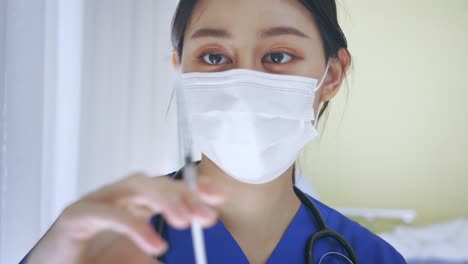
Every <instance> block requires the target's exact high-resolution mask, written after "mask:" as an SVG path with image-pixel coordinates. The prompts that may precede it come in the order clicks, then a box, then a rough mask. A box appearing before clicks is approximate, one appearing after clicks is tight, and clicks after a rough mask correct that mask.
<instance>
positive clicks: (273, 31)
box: [260, 26, 310, 38]
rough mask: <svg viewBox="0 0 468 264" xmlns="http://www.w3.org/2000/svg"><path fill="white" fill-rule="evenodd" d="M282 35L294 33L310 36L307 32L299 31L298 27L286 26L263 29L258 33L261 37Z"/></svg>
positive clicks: (299, 35)
mask: <svg viewBox="0 0 468 264" xmlns="http://www.w3.org/2000/svg"><path fill="white" fill-rule="evenodd" d="M282 35H294V36H297V37H301V38H310V37H309V36H308V35H307V34H305V33H304V32H302V31H300V30H299V29H297V28H293V27H287V26H279V27H272V28H269V29H266V30H263V31H262V32H261V34H260V36H261V38H268V37H277V36H282Z"/></svg>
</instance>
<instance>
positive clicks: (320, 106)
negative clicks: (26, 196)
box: [312, 61, 330, 129]
mask: <svg viewBox="0 0 468 264" xmlns="http://www.w3.org/2000/svg"><path fill="white" fill-rule="evenodd" d="M329 68H330V61H327V66H326V67H325V73H324V74H323V76H322V79H321V80H320V82H319V83H318V85H317V88H316V90H315V92H317V91H318V90H319V89H320V88H321V87H322V85H323V84H324V83H325V80H326V79H327V74H328V69H329ZM323 104H324V103H323V102H320V103H319V106H318V108H317V113H315V118H314V122H313V124H312V125H313V126H314V127H315V128H316V129H317V123H318V117H319V114H320V109H321V108H322V106H323Z"/></svg>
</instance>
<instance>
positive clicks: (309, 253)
mask: <svg viewBox="0 0 468 264" xmlns="http://www.w3.org/2000/svg"><path fill="white" fill-rule="evenodd" d="M172 178H173V179H174V180H182V179H183V175H182V170H179V171H177V172H176V173H175V174H174V175H173V176H172ZM294 192H295V193H296V195H297V197H298V198H299V200H301V202H302V203H303V204H304V205H305V206H306V207H307V209H308V210H309V211H310V212H311V213H312V215H313V216H314V218H315V221H316V222H317V225H318V231H317V232H315V233H314V234H312V235H311V236H310V237H309V239H307V243H306V247H305V259H306V264H313V263H314V262H313V260H314V246H315V245H316V243H317V242H318V241H319V240H321V239H324V238H332V239H334V240H336V241H337V242H338V243H339V244H340V245H341V246H342V247H343V248H344V249H345V250H346V253H347V254H348V256H345V255H344V254H341V253H339V252H328V253H326V254H325V255H323V256H322V257H321V258H320V260H319V264H320V263H322V261H323V260H325V259H326V258H327V257H329V256H332V255H336V256H339V257H341V258H343V259H345V260H346V262H347V263H351V264H359V259H358V257H357V256H356V253H355V252H354V250H353V248H352V247H351V245H350V244H349V242H348V241H347V240H346V239H345V238H344V237H343V236H342V235H341V234H340V233H338V232H336V231H334V230H332V229H330V228H329V227H328V225H327V223H326V222H325V219H324V218H323V216H322V214H321V213H320V211H319V209H318V208H317V206H316V205H315V204H314V202H313V201H312V199H310V198H309V196H307V195H306V194H305V193H304V192H303V191H301V190H300V189H299V188H297V187H296V186H294ZM154 224H155V227H156V231H157V232H158V234H161V235H164V232H165V229H166V225H167V223H166V221H165V220H164V218H163V217H162V216H159V217H158V218H157V219H156V221H155V223H154Z"/></svg>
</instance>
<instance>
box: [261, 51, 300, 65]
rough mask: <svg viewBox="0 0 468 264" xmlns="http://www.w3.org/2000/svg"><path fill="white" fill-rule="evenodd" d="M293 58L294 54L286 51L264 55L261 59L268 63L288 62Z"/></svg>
mask: <svg viewBox="0 0 468 264" xmlns="http://www.w3.org/2000/svg"><path fill="white" fill-rule="evenodd" d="M293 59H294V56H293V55H290V54H288V53H286V52H274V53H270V54H268V55H267V56H265V57H264V58H263V61H264V62H269V63H276V64H284V63H288V62H290V61H291V60H293Z"/></svg>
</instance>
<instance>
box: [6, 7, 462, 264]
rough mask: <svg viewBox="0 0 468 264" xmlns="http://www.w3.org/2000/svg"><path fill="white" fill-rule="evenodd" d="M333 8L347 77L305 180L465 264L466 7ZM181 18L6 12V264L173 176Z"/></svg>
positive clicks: (394, 237) (402, 238)
mask: <svg viewBox="0 0 468 264" xmlns="http://www.w3.org/2000/svg"><path fill="white" fill-rule="evenodd" d="M338 2H339V12H340V22H341V24H342V26H343V28H344V31H345V34H346V35H347V38H348V41H349V49H350V52H351V54H352V56H353V68H352V70H351V71H350V74H349V77H348V85H344V86H343V87H342V89H341V91H340V93H339V95H338V97H337V98H335V100H334V101H333V102H332V105H331V108H330V111H329V113H328V114H327V115H326V116H325V117H324V119H323V120H322V121H321V123H320V124H321V131H322V133H323V135H322V137H321V138H320V139H318V140H315V141H314V142H311V143H310V144H309V145H308V146H307V147H306V148H305V150H304V151H303V153H302V155H301V157H300V159H299V163H300V165H301V167H302V170H303V174H304V177H303V179H304V180H305V181H306V184H308V185H309V187H310V189H312V190H314V195H315V196H316V197H317V198H318V199H319V200H321V201H323V202H325V203H326V204H328V205H331V206H333V207H336V208H338V209H339V210H341V211H342V212H343V213H345V214H347V215H349V216H350V217H352V218H353V219H356V220H357V221H359V222H360V223H362V224H363V225H366V226H367V227H369V228H370V229H372V230H373V231H375V232H377V233H379V234H381V236H382V237H384V238H385V239H387V240H388V241H389V242H391V243H392V244H393V245H394V246H395V247H397V249H399V250H400V251H401V252H402V253H403V254H404V255H405V257H407V258H408V259H414V260H422V261H426V262H418V263H429V262H427V261H428V259H438V260H450V261H458V263H463V261H467V262H468V253H465V252H468V250H466V249H467V248H466V245H468V221H467V218H468V191H467V186H468V138H467V135H468V119H467V116H468V105H467V104H466V102H465V100H466V98H468V85H467V84H466V83H467V82H466V80H465V76H466V74H467V71H468V66H467V64H466V63H467V61H468V53H467V52H466V51H465V49H466V47H468V0H450V1H440V0H439V1H436V0H397V1H382V0H352V1H350V0H338ZM176 4H177V1H176V0H0V102H1V107H0V116H1V130H0V139H1V146H2V148H1V152H0V155H1V156H0V158H1V178H0V197H1V204H0V263H17V262H18V261H19V260H20V258H21V257H22V256H23V255H24V254H26V253H27V251H28V250H29V249H30V248H31V247H32V246H33V245H34V244H35V242H36V241H37V240H38V239H39V237H40V236H41V235H42V234H43V233H44V232H45V231H46V230H47V228H48V227H49V226H50V225H51V223H52V222H53V221H54V219H55V218H56V217H57V216H58V215H59V214H60V212H61V210H62V209H63V208H64V207H65V206H66V205H67V204H69V203H70V202H71V201H73V200H75V199H77V198H78V197H80V196H81V195H83V194H85V193H87V192H89V191H92V190H94V189H96V188H98V187H99V186H101V185H102V184H105V183H109V182H113V181H115V180H117V179H119V178H121V177H124V176H125V175H127V174H129V173H131V172H135V171H145V172H147V173H150V174H153V175H161V174H166V173H169V172H172V171H174V170H177V169H178V167H179V166H180V165H181V164H180V162H179V159H178V147H177V127H176V120H175V109H174V108H175V107H174V106H173V105H172V107H169V103H170V98H171V94H172V82H173V79H174V76H175V73H174V72H173V70H172V68H171V65H170V52H171V45H170V22H171V19H172V14H173V11H174V8H175V5H176ZM414 263H416V262H414ZM441 263H442V262H441Z"/></svg>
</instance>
